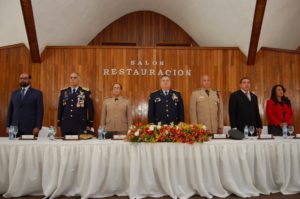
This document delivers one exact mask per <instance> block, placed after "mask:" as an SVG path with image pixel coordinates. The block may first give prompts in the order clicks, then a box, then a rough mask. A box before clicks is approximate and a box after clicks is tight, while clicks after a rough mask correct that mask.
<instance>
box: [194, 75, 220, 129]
mask: <svg viewBox="0 0 300 199" xmlns="http://www.w3.org/2000/svg"><path fill="white" fill-rule="evenodd" d="M201 85H202V88H200V89H198V90H195V91H193V93H192V96H191V99H190V117H191V123H192V124H204V125H205V126H206V127H207V129H208V130H209V131H210V132H211V133H223V103H222V99H221V97H220V94H219V92H218V91H215V90H212V89H211V86H210V78H209V76H208V75H203V76H202V77H201Z"/></svg>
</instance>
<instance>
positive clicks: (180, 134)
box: [126, 123, 210, 144]
mask: <svg viewBox="0 0 300 199" xmlns="http://www.w3.org/2000/svg"><path fill="white" fill-rule="evenodd" d="M209 135H210V132H209V131H208V130H207V129H206V126H204V125H201V124H195V125H190V124H185V123H180V124H178V125H174V124H170V125H161V124H158V125H153V124H146V125H143V124H141V123H138V124H136V125H132V126H131V127H130V128H129V130H128V133H127V137H126V140H128V141H129V142H151V143H155V142H176V143H189V144H193V143H195V142H200V143H202V142H205V141H208V140H209Z"/></svg>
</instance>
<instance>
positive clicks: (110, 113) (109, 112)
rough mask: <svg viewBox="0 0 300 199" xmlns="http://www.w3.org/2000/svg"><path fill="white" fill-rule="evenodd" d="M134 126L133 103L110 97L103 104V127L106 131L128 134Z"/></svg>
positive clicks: (121, 98)
mask: <svg viewBox="0 0 300 199" xmlns="http://www.w3.org/2000/svg"><path fill="white" fill-rule="evenodd" d="M131 124H132V118H131V102H130V101H129V100H128V99H125V98H124V97H121V96H120V97H117V98H115V97H109V98H106V99H105V100H104V102H103V106H102V113H101V126H103V127H104V129H105V131H110V132H127V131H128V129H129V127H130V125H131Z"/></svg>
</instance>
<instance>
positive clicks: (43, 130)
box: [39, 126, 49, 137]
mask: <svg viewBox="0 0 300 199" xmlns="http://www.w3.org/2000/svg"><path fill="white" fill-rule="evenodd" d="M48 133H49V127H44V126H43V127H42V128H41V130H40V132H39V137H48Z"/></svg>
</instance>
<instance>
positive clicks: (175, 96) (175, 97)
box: [172, 93, 178, 102]
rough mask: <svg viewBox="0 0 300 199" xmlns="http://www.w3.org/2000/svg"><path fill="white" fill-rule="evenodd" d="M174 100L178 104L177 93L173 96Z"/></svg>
mask: <svg viewBox="0 0 300 199" xmlns="http://www.w3.org/2000/svg"><path fill="white" fill-rule="evenodd" d="M172 100H173V101H174V102H178V96H177V95H176V94H175V93H173V95H172Z"/></svg>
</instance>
